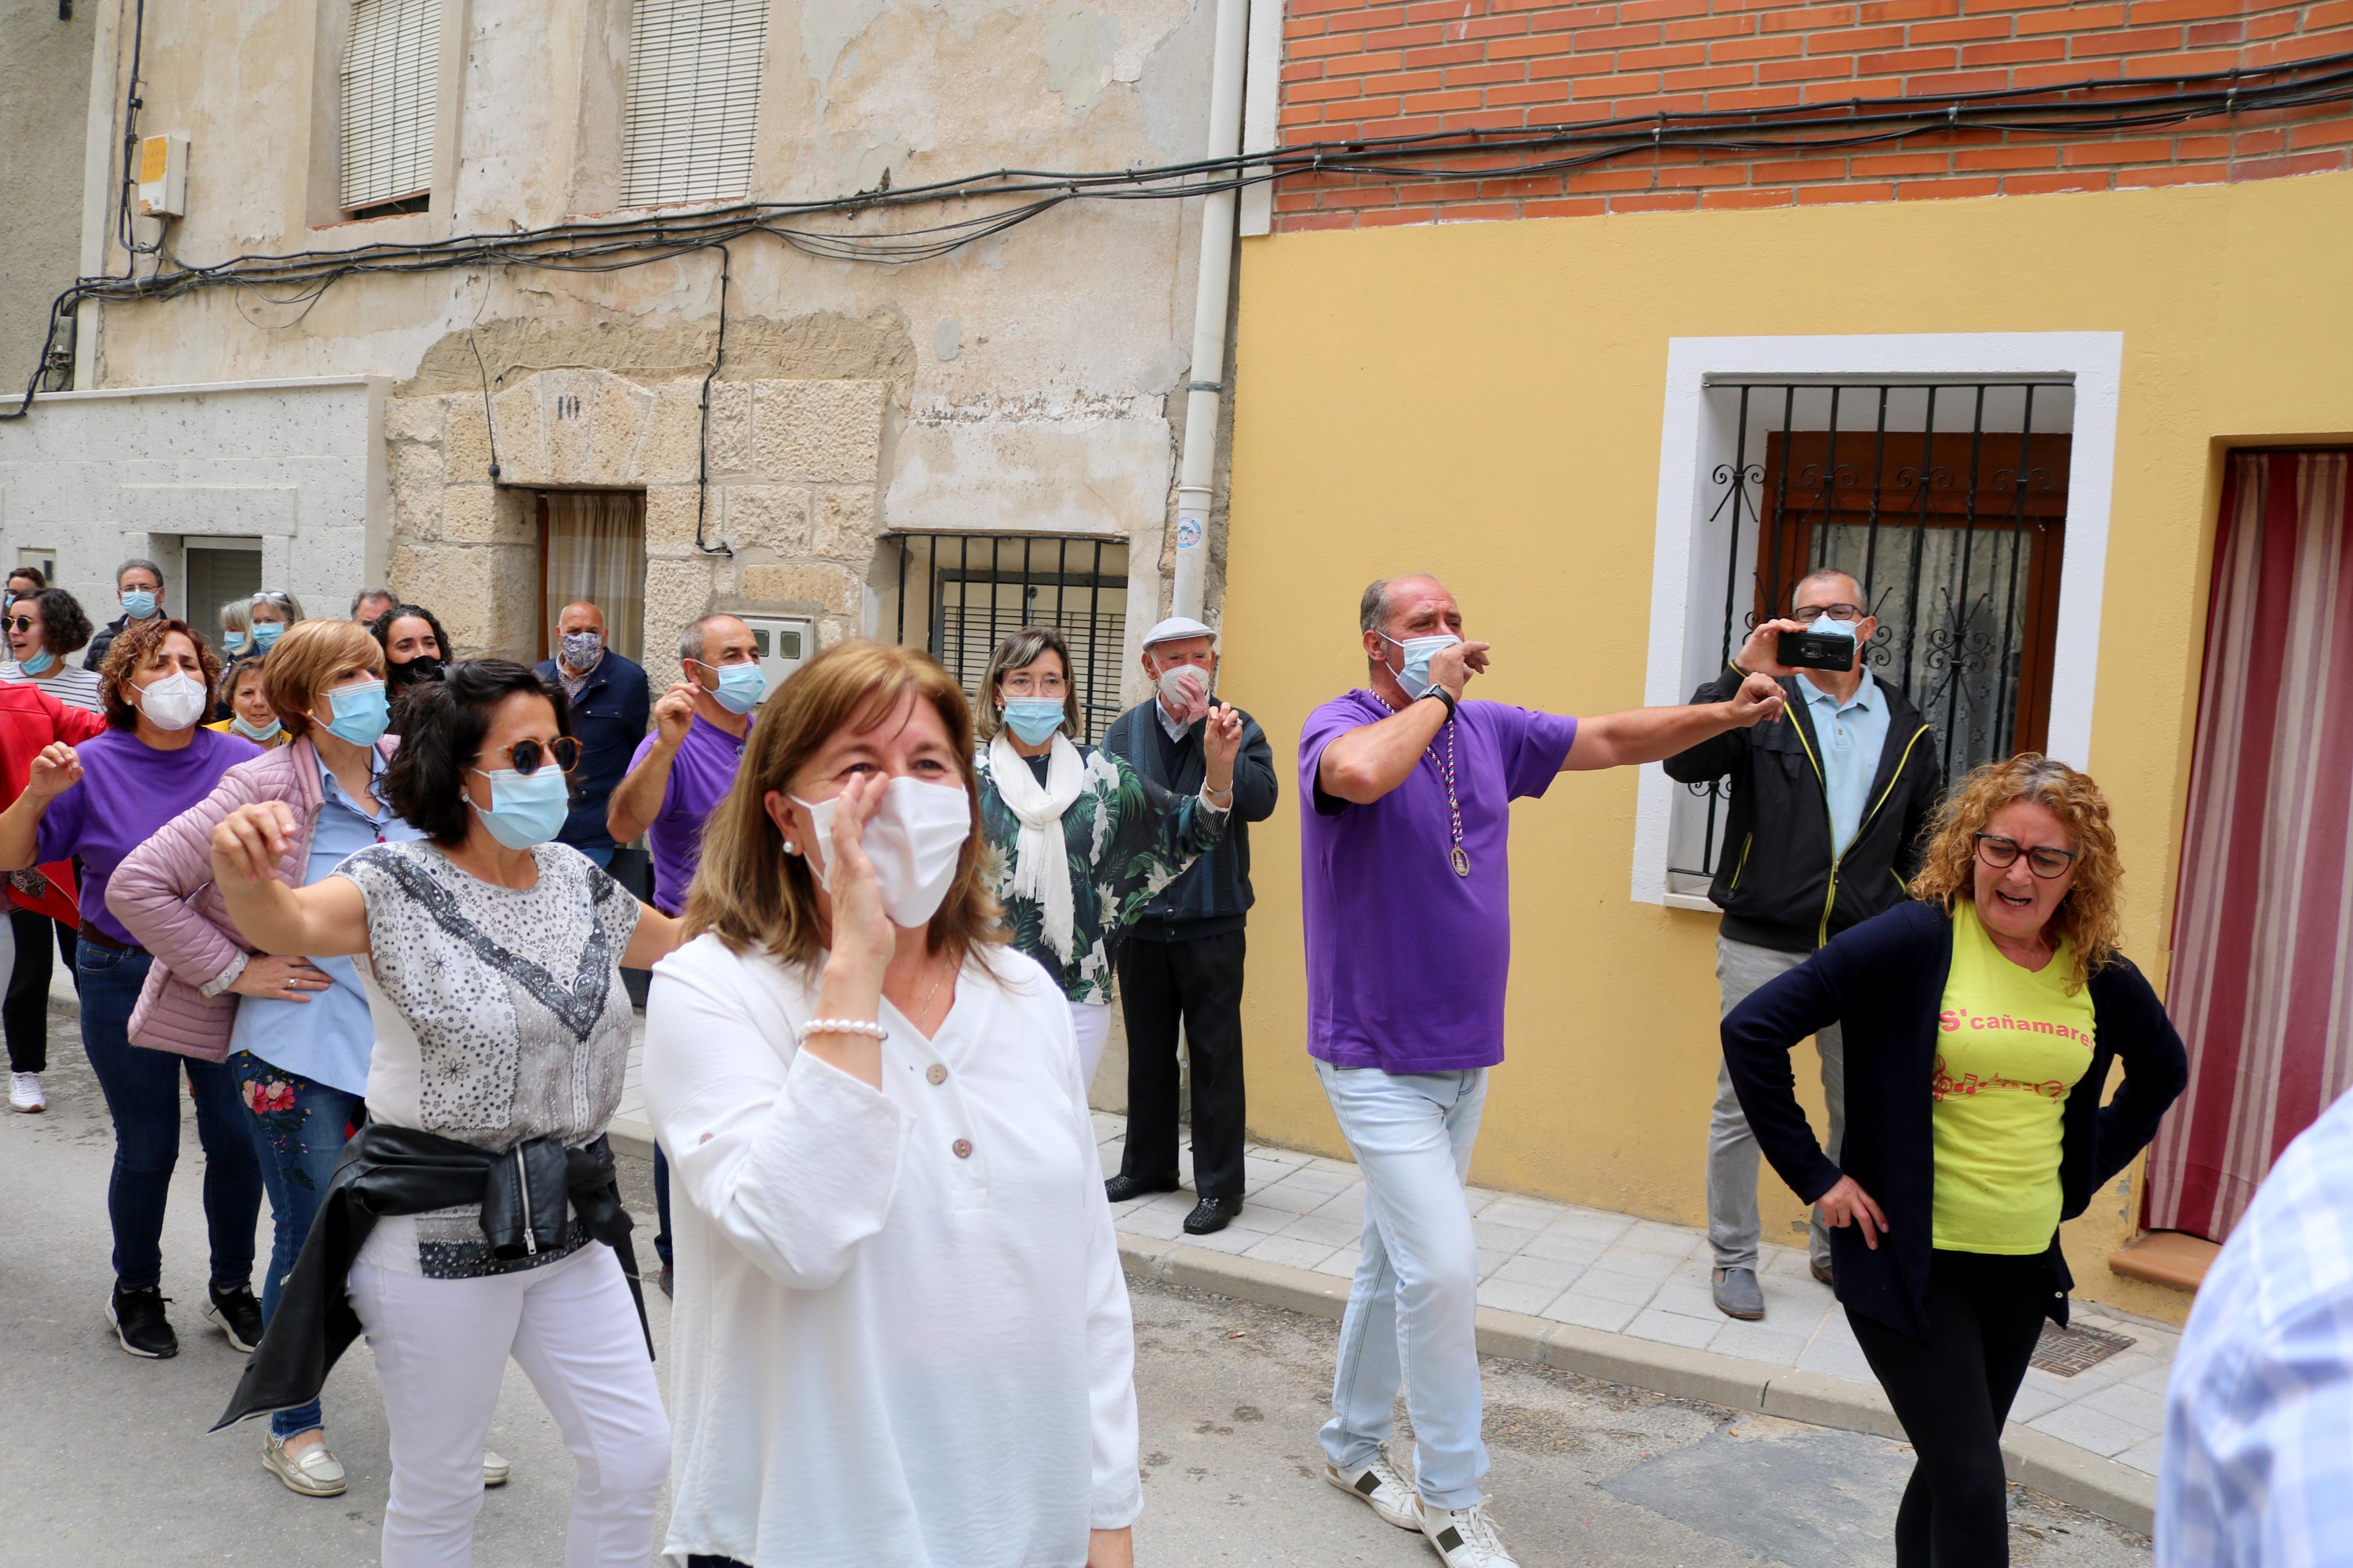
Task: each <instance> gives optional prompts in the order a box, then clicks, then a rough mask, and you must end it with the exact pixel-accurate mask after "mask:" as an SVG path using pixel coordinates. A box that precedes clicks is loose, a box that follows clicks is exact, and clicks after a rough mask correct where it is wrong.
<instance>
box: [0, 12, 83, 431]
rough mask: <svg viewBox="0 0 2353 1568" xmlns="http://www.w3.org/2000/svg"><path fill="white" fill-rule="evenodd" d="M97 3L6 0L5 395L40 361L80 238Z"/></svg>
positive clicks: (0, 276) (0, 174)
mask: <svg viewBox="0 0 2353 1568" xmlns="http://www.w3.org/2000/svg"><path fill="white" fill-rule="evenodd" d="M97 10H98V7H97V6H95V5H78V6H76V7H75V8H74V15H73V16H72V17H71V18H70V19H61V18H60V17H59V16H58V8H57V5H56V4H55V0H0V214H5V215H6V216H5V219H0V405H6V406H11V407H13V406H14V405H15V403H16V397H17V395H19V394H21V393H22V392H23V391H24V389H25V383H26V380H27V379H29V378H30V377H31V375H32V374H33V371H34V368H35V366H36V365H37V363H38V362H39V358H40V353H41V345H42V343H43V342H44V341H45V340H46V338H47V332H48V324H49V301H51V300H54V299H56V298H57V297H58V293H59V292H61V291H62V290H63V289H65V288H66V287H67V286H68V285H69V284H70V283H72V282H73V280H74V273H75V270H76V267H75V263H76V262H77V260H78V259H79V253H80V248H81V175H82V142H83V136H84V132H85V128H86V126H87V124H88V120H89V116H88V113H87V110H88V106H89V103H90V41H91V39H92V38H93V37H95V36H96V33H97V20H96V13H97Z"/></svg>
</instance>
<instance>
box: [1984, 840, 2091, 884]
mask: <svg viewBox="0 0 2353 1568" xmlns="http://www.w3.org/2000/svg"><path fill="white" fill-rule="evenodd" d="M1977 841H1978V859H1980V860H1982V861H1984V862H1985V863H1986V864H1987V865H1989V866H1990V867H1992V868H1994V869H1995V870H1997V871H2006V870H2008V869H2010V867H2012V866H2015V865H2017V864H2018V857H2019V854H2020V848H2019V843H2018V840H2017V839H2015V838H2004V837H2001V836H2000V835H1999V834H1993V833H1980V834H1978V835H1977ZM2024 853H2025V856H2026V868H2027V869H2028V870H2030V871H2031V872H2033V873H2034V874H2035V875H2036V876H2038V877H2040V878H2042V879H2043V880H2044V881H2046V882H2048V881H2050V880H2051V879H2053V878H2055V877H2063V876H2065V875H2066V874H2067V868H2068V867H2070V866H2073V864H2074V863H2075V851H2074V850H2073V849H2053V848H2052V847H2050V846H2049V845H2047V844H2046V845H2039V846H2037V847H2034V848H2032V849H2029V850H2026V851H2024Z"/></svg>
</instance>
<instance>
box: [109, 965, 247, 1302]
mask: <svg viewBox="0 0 2353 1568" xmlns="http://www.w3.org/2000/svg"><path fill="white" fill-rule="evenodd" d="M150 963H153V960H152V959H150V958H149V957H148V955H147V954H145V953H143V952H117V951H115V950H114V949H112V948H106V947H100V945H99V944H98V943H96V942H82V943H81V944H80V945H79V948H78V949H77V950H76V951H75V953H74V973H75V974H76V975H77V976H79V980H80V989H81V1046H82V1049H83V1050H84V1051H86V1052H87V1053H89V1056H90V1070H91V1071H92V1072H94V1073H96V1074H97V1075H98V1087H99V1089H100V1090H101V1091H102V1092H103V1093H104V1094H105V1096H106V1113H107V1115H108V1116H109V1117H110V1118H111V1120H112V1121H113V1122H114V1174H113V1176H112V1178H111V1180H110V1181H109V1182H108V1184H107V1188H106V1212H107V1218H108V1219H109V1220H110V1221H111V1222H112V1225H113V1229H114V1278H115V1281H116V1283H117V1284H119V1285H121V1287H122V1288H123V1289H127V1290H152V1289H154V1288H155V1287H157V1286H158V1285H160V1284H162V1283H163V1281H164V1205H165V1204H166V1202H167V1201H168V1200H169V1199H170V1197H171V1193H172V1167H173V1166H174V1165H175V1164H177V1163H179V1158H180V1075H181V1074H182V1073H183V1072H185V1073H186V1074H187V1079H188V1088H189V1089H190V1090H191V1091H192V1093H193V1094H194V1096H195V1102H196V1139H197V1141H198V1142H200V1143H202V1144H203V1145H204V1151H205V1225H206V1229H207V1230H208V1231H209V1232H210V1233H211V1237H212V1282H213V1284H214V1285H216V1287H218V1288H219V1289H223V1290H242V1289H248V1288H250V1286H251V1284H252V1282H253V1231H254V1226H255V1225H256V1224H257V1223H258V1222H259V1219H260V1217H261V1167H260V1163H259V1162H258V1161H257V1160H256V1159H255V1158H254V1154H253V1136H252V1134H251V1133H249V1132H248V1131H246V1130H245V1126H244V1122H245V1111H244V1110H243V1109H242V1108H240V1107H239V1105H238V1104H237V1083H236V1081H235V1079H233V1078H232V1077H231V1076H230V1073H229V1070H228V1068H227V1067H226V1066H224V1065H222V1064H220V1063H218V1062H206V1061H198V1060H197V1059H196V1058H194V1057H182V1056H174V1055H173V1054H172V1053H171V1052H169V1051H150V1050H144V1049H142V1048H140V1047H136V1046H133V1045H132V1043H131V1038H130V1034H129V1030H130V1027H131V1009H132V1006H134V1005H136V1004H137V1003H138V1001H139V987H140V986H141V985H142V984H145V983H146V979H147V969H148V965H149V964H150Z"/></svg>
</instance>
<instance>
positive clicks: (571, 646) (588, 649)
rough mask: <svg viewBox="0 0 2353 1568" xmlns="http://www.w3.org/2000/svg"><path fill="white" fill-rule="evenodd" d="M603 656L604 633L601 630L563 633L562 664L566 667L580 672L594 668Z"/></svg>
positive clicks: (583, 672) (584, 672)
mask: <svg viewBox="0 0 2353 1568" xmlns="http://www.w3.org/2000/svg"><path fill="white" fill-rule="evenodd" d="M604 657H605V634H604V633H602V632H566V633H565V634H564V664H565V668H567V669H576V670H578V671H580V672H581V673H582V674H584V675H585V674H586V673H587V672H588V671H589V670H592V669H594V668H596V661H597V660H598V659H600V658H604Z"/></svg>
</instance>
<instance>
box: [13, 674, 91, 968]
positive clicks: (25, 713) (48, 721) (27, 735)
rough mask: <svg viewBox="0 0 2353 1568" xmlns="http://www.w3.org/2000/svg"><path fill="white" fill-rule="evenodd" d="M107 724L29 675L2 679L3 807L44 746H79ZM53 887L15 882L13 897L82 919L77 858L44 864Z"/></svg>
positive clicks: (64, 917) (72, 921)
mask: <svg viewBox="0 0 2353 1568" xmlns="http://www.w3.org/2000/svg"><path fill="white" fill-rule="evenodd" d="M105 728H106V721H105V720H104V719H102V718H100V716H99V715H98V714H95V713H91V712H89V711H87V710H83V709H79V708H69V707H67V706H66V705H65V704H64V703H62V702H59V701H58V700H57V699H56V698H54V697H52V696H50V695H49V694H48V693H47V692H46V691H44V690H42V689H40V688H39V687H38V686H37V685H35V684H34V683H33V682H31V681H29V680H10V681H0V810H5V808H7V807H8V806H10V805H14V804H15V803H16V797H17V796H18V795H22V794H24V793H25V782H26V780H27V779H29V778H31V777H32V774H33V759H34V758H35V757H37V756H38V755H40V753H41V748H42V747H44V746H47V745H49V744H51V743H52V742H58V741H63V742H65V743H66V744H68V745H69V746H78V745H79V744H81V742H84V741H87V740H89V739H90V737H91V736H92V735H95V734H97V733H98V732H99V731H101V730H103V729H105ZM40 869H41V872H42V874H43V875H44V876H46V877H47V878H48V879H49V890H48V891H47V893H45V894H43V895H42V896H41V897H39V898H37V899H36V898H31V897H28V896H27V895H26V894H25V893H24V892H22V891H21V890H19V889H16V888H15V887H13V886H12V887H10V888H9V889H8V897H9V898H10V900H13V901H14V902H15V903H16V904H17V905H18V906H20V907H21V908H24V909H28V910H39V911H40V912H41V913H43V914H45V915H55V916H57V917H58V919H59V920H61V921H65V922H66V923H67V924H68V925H79V923H80V921H81V915H80V913H79V910H78V909H77V908H76V906H75V903H74V876H73V863H72V862H71V861H69V860H58V861H55V862H52V863H51V864H49V865H47V866H44V867H42V868H40Z"/></svg>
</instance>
